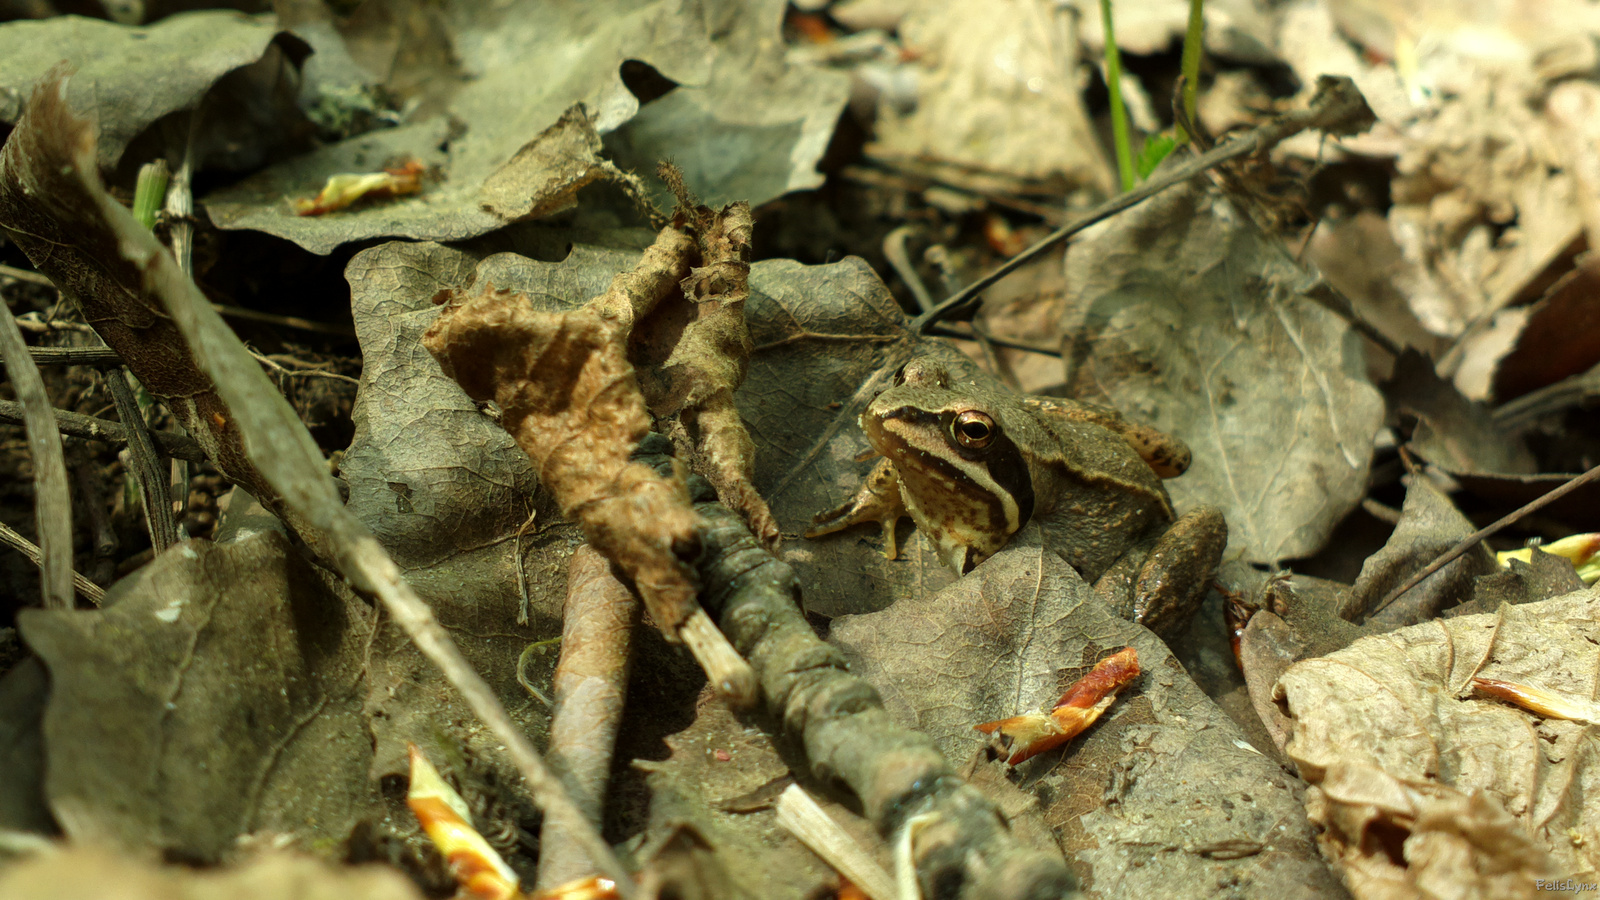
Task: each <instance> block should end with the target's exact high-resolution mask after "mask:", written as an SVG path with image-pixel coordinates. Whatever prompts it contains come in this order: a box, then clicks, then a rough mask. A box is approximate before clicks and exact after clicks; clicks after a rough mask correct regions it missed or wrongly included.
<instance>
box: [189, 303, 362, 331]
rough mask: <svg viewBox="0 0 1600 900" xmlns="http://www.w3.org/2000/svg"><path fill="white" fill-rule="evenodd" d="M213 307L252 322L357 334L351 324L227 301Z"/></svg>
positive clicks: (229, 316)
mask: <svg viewBox="0 0 1600 900" xmlns="http://www.w3.org/2000/svg"><path fill="white" fill-rule="evenodd" d="M211 308H212V309H214V310H216V311H217V312H218V313H219V314H221V315H224V316H227V317H228V318H230V319H247V320H249V321H251V322H265V323H267V324H268V325H281V326H282V327H284V328H298V329H300V330H301V331H313V332H316V333H317V334H334V335H338V336H339V337H355V336H356V330H355V329H354V328H352V327H350V326H349V325H335V324H333V323H332V322H313V321H311V320H310V319H302V318H299V317H297V316H280V315H276V314H274V313H267V312H261V311H260V310H255V309H246V308H244V307H242V306H229V305H227V304H225V303H213V304H211Z"/></svg>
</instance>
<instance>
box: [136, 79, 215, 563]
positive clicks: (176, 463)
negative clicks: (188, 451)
mask: <svg viewBox="0 0 1600 900" xmlns="http://www.w3.org/2000/svg"><path fill="white" fill-rule="evenodd" d="M204 108H205V103H204V102H201V103H200V104H199V105H198V106H196V107H195V108H194V109H193V110H191V111H190V112H189V128H188V135H187V137H186V138H185V140H184V142H183V161H182V162H181V163H179V164H178V171H177V172H175V173H173V177H172V183H171V184H170V185H168V187H167V209H166V212H167V218H168V221H169V222H170V223H171V225H170V230H169V234H170V236H171V239H172V255H173V257H174V258H175V259H177V261H178V270H179V271H180V272H182V273H183V274H184V277H186V278H191V279H192V278H194V260H193V256H194V194H193V193H192V192H191V191H190V185H191V184H192V183H193V181H194V142H195V138H196V137H198V136H199V134H200V120H201V112H202V110H203V109H204ZM129 446H130V447H131V446H132V445H131V444H130V445H129ZM167 483H168V484H169V485H170V486H171V489H170V490H169V491H168V492H167V496H168V497H169V498H170V499H169V500H168V501H167V502H166V503H165V504H163V505H164V506H165V507H166V509H167V512H166V515H167V516H169V517H172V518H173V519H174V523H176V519H177V518H180V517H182V516H183V511H184V507H185V506H187V505H188V503H189V464H188V463H187V462H185V461H184V460H181V459H172V460H170V461H169V463H168V471H167ZM173 528H174V531H176V528H177V526H176V524H174V526H173ZM158 549H159V548H158Z"/></svg>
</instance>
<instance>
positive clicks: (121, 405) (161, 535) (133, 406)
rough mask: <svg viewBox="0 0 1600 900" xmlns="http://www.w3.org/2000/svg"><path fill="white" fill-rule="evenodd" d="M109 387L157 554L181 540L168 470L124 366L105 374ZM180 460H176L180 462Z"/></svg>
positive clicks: (151, 544) (151, 540) (145, 520)
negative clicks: (171, 498) (169, 495)
mask: <svg viewBox="0 0 1600 900" xmlns="http://www.w3.org/2000/svg"><path fill="white" fill-rule="evenodd" d="M106 387H107V388H108V389H110V391H111V399H112V400H113V401H114V402H115V403H116V404H117V418H119V419H121V420H122V428H123V432H124V433H125V434H126V435H127V437H128V456H129V459H130V463H131V465H129V466H128V477H129V478H132V479H133V481H134V485H135V486H136V487H138V489H139V497H140V499H141V500H142V501H143V506H144V523H145V527H146V528H147V529H148V530H149V532H150V546H152V547H154V548H155V551H156V552H157V553H162V552H165V551H166V549H167V548H168V547H171V546H172V545H173V544H176V543H177V542H178V521H177V519H176V518H174V516H173V514H172V502H171V501H170V500H169V499H168V494H169V491H168V489H167V484H168V482H167V473H166V472H163V471H162V469H163V468H164V467H163V466H162V465H161V460H160V459H158V458H157V457H156V445H155V441H153V440H152V439H151V437H150V431H149V429H147V428H146V427H145V424H144V415H143V414H142V413H140V412H139V401H138V400H136V399H134V396H133V388H131V387H129V386H128V377H127V375H126V374H125V370H123V369H113V370H111V371H110V372H107V373H106ZM178 461H180V460H174V462H178Z"/></svg>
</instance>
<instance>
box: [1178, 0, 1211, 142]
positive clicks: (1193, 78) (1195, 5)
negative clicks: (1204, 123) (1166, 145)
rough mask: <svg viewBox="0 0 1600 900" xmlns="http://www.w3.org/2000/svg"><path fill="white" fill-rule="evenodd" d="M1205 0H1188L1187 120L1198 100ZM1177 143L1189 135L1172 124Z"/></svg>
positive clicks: (1185, 55)
mask: <svg viewBox="0 0 1600 900" xmlns="http://www.w3.org/2000/svg"><path fill="white" fill-rule="evenodd" d="M1205 35H1206V19H1205V0H1189V28H1188V30H1187V31H1186V32H1185V33H1184V36H1183V62H1182V64H1181V71H1182V72H1183V111H1184V114H1186V115H1187V116H1188V117H1189V121H1190V122H1193V121H1194V120H1195V118H1194V117H1195V108H1196V106H1197V105H1198V103H1199V100H1200V56H1201V54H1202V53H1204V52H1205ZM1173 131H1174V132H1175V133H1176V136H1177V141H1178V144H1180V145H1182V144H1186V143H1188V142H1189V135H1188V134H1187V133H1185V132H1184V130H1183V127H1182V126H1181V125H1175V126H1173Z"/></svg>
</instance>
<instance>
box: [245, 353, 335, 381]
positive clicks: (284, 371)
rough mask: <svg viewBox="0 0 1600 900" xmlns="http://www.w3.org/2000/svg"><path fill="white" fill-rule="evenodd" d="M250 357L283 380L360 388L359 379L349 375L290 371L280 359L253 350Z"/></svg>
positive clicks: (319, 370) (313, 370)
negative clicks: (319, 380) (328, 382)
mask: <svg viewBox="0 0 1600 900" xmlns="http://www.w3.org/2000/svg"><path fill="white" fill-rule="evenodd" d="M250 355H251V356H253V357H255V360H256V362H259V363H261V364H262V365H264V366H266V367H267V368H269V369H271V370H272V371H274V372H276V373H278V374H279V375H281V376H283V377H284V378H327V379H331V380H333V381H343V382H347V383H349V384H353V385H355V386H356V387H360V386H361V380H360V379H359V378H351V377H350V376H349V375H342V374H340V373H338V372H324V371H322V370H321V369H311V368H308V369H290V368H287V367H285V366H284V365H283V364H282V363H280V362H279V361H278V359H279V358H280V357H273V356H268V355H266V354H265V353H257V352H255V351H254V350H251V351H250ZM295 362H297V363H298V362H299V360H295Z"/></svg>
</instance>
